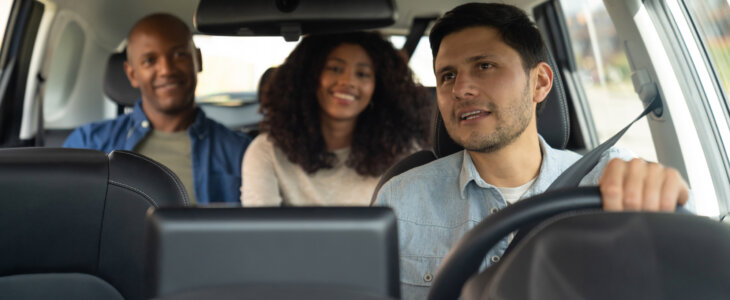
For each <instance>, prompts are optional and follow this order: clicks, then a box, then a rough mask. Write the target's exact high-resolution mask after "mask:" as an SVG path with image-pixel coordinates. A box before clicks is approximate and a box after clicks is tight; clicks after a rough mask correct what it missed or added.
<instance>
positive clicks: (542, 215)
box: [428, 187, 602, 300]
mask: <svg viewBox="0 0 730 300" xmlns="http://www.w3.org/2000/svg"><path fill="white" fill-rule="evenodd" d="M601 207H602V204H601V194H600V191H599V190H598V187H579V188H574V189H567V190H558V191H552V192H547V193H543V194H540V195H536V196H533V197H530V198H528V199H524V200H520V201H518V202H516V203H515V204H514V205H510V206H508V207H506V208H505V209H503V210H501V211H499V212H497V213H495V214H493V215H491V216H489V217H488V218H486V219H484V220H483V221H482V222H481V223H479V224H477V225H476V226H475V227H474V228H472V230H470V231H469V232H467V233H466V234H465V235H464V237H462V238H461V239H460V240H459V241H458V242H457V243H456V245H454V247H453V248H452V249H451V251H450V252H449V255H448V256H447V257H446V258H445V259H444V261H443V263H442V264H441V268H440V269H439V271H438V276H436V278H435V279H434V282H433V284H432V285H431V291H430V292H429V294H428V299H429V300H437V299H457V298H459V295H460V294H461V289H462V287H463V286H464V284H465V283H466V281H467V280H468V279H469V278H470V277H471V276H472V275H474V274H476V272H477V271H478V269H479V266H480V265H481V263H482V261H483V260H484V257H485V256H486V254H487V252H489V250H490V249H492V247H494V246H495V245H496V244H497V243H499V241H501V240H502V239H503V238H504V237H505V236H507V235H508V234H510V233H512V232H514V231H516V230H519V229H521V228H523V227H525V226H527V225H529V224H533V222H538V221H542V220H545V219H548V218H550V217H552V216H555V215H558V214H561V213H564V212H568V211H574V210H584V209H600V208H601Z"/></svg>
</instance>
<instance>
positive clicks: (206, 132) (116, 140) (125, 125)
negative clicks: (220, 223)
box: [63, 100, 251, 204]
mask: <svg viewBox="0 0 730 300" xmlns="http://www.w3.org/2000/svg"><path fill="white" fill-rule="evenodd" d="M150 130H151V124H150V122H149V120H148V119H147V116H146V115H145V114H144V111H143V110H142V101H141V100H140V101H137V103H135V104H134V109H133V111H132V112H131V113H130V114H126V115H122V116H119V117H117V118H116V119H112V120H107V121H101V122H95V123H89V124H86V125H83V126H81V127H79V128H77V129H76V130H74V131H73V132H72V133H71V135H69V137H68V138H67V139H66V142H65V143H64V144H63V147H66V148H85V149H95V150H100V151H104V152H107V153H109V152H111V151H113V150H129V151H133V150H134V147H135V146H137V144H138V143H139V142H140V141H142V139H144V137H145V136H146V135H147V133H149V132H150ZM188 134H189V135H190V144H191V147H192V149H191V153H192V158H191V160H192V165H193V182H194V189H195V199H196V201H197V203H198V204H207V203H211V202H232V203H238V202H239V201H240V198H241V195H240V193H241V192H240V187H241V160H242V159H243V154H244V152H245V151H246V147H248V144H249V143H251V138H249V137H248V136H246V135H245V134H242V133H237V132H233V131H231V130H229V129H228V128H226V127H225V126H223V125H221V124H220V123H218V122H216V121H213V120H211V119H208V118H207V117H206V116H205V113H204V112H203V111H202V110H201V109H199V108H198V109H197V113H196V116H195V121H194V122H193V124H192V125H191V126H190V127H189V128H188Z"/></svg>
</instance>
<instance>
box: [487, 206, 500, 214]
mask: <svg viewBox="0 0 730 300" xmlns="http://www.w3.org/2000/svg"><path fill="white" fill-rule="evenodd" d="M498 211H499V208H498V207H492V209H491V210H489V213H492V214H496V213H497V212H498Z"/></svg>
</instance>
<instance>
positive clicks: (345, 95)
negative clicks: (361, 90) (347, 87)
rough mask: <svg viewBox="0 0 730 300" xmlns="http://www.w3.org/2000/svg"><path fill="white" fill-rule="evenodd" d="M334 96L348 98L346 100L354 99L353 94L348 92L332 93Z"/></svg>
mask: <svg viewBox="0 0 730 300" xmlns="http://www.w3.org/2000/svg"><path fill="white" fill-rule="evenodd" d="M334 96H335V97H337V98H340V99H344V100H348V101H355V96H353V95H350V94H343V93H334Z"/></svg>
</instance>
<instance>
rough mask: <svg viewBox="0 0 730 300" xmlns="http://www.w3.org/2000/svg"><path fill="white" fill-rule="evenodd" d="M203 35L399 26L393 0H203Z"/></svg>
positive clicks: (199, 15) (199, 23) (293, 34)
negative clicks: (396, 22) (396, 24)
mask: <svg viewBox="0 0 730 300" xmlns="http://www.w3.org/2000/svg"><path fill="white" fill-rule="evenodd" d="M193 22H194V24H195V28H196V29H197V30H198V31H200V32H201V33H205V34H210V35H228V36H283V37H284V39H286V40H287V41H297V40H299V37H300V36H301V35H303V34H314V33H333V32H346V31H356V30H363V29H372V28H380V27H385V26H389V25H392V24H393V23H395V4H394V2H393V0H366V1H363V0H247V1H240V0H201V1H200V4H198V9H197V11H196V12H195V18H194V20H193Z"/></svg>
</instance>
